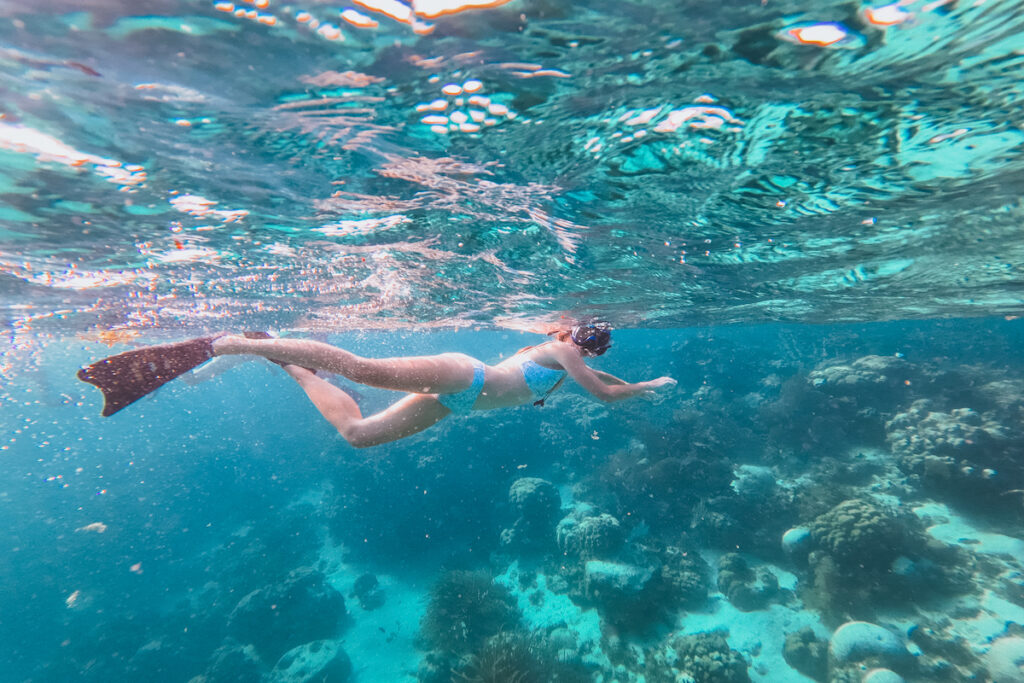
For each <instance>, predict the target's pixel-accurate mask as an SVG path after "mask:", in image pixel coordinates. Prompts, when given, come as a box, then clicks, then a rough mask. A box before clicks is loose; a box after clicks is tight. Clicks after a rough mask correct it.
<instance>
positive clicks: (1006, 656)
mask: <svg viewBox="0 0 1024 683" xmlns="http://www.w3.org/2000/svg"><path fill="white" fill-rule="evenodd" d="M983 661H984V663H985V668H986V669H987V670H988V675H989V676H990V677H991V678H992V680H993V681H997V682H998V683H1024V637H1021V636H1005V637H1003V638H1000V639H999V640H997V641H996V642H994V643H992V647H991V648H989V651H988V652H986V653H985V656H984V658H983Z"/></svg>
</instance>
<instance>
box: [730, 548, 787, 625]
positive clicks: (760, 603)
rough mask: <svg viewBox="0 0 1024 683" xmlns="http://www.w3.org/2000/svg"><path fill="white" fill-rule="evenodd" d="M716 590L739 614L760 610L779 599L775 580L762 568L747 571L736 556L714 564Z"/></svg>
mask: <svg viewBox="0 0 1024 683" xmlns="http://www.w3.org/2000/svg"><path fill="white" fill-rule="evenodd" d="M718 590H720V591H721V592H722V593H723V594H724V595H725V597H726V599H728V600H729V602H731V603H732V604H733V605H735V606H736V608H737V609H739V610H741V611H743V612H752V611H754V610H759V609H764V608H765V607H767V606H768V604H769V603H770V602H771V601H772V600H774V599H777V598H778V597H779V580H778V578H776V576H775V574H773V573H772V572H771V571H769V570H768V569H766V568H764V567H760V568H758V569H756V570H755V569H751V568H750V566H749V565H748V564H747V561H746V560H744V559H743V556H741V555H740V554H739V553H726V554H725V555H723V556H722V557H721V559H719V561H718Z"/></svg>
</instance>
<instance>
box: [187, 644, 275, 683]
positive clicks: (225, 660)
mask: <svg viewBox="0 0 1024 683" xmlns="http://www.w3.org/2000/svg"><path fill="white" fill-rule="evenodd" d="M262 681H263V663H262V662H261V661H260V657H259V655H258V654H257V653H256V648H254V647H253V646H252V645H240V644H239V643H236V642H227V643H224V644H223V645H221V646H220V647H219V648H217V650H215V651H214V653H213V655H212V656H211V657H210V663H209V666H207V668H206V671H204V672H203V673H202V674H201V675H199V676H196V677H195V678H193V679H192V680H191V681H189V683H262Z"/></svg>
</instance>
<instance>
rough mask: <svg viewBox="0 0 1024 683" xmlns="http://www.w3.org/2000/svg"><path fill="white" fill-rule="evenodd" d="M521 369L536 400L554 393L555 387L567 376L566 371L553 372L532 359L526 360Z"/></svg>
mask: <svg viewBox="0 0 1024 683" xmlns="http://www.w3.org/2000/svg"><path fill="white" fill-rule="evenodd" d="M519 367H520V369H522V371H523V381H525V382H526V386H527V387H528V388H529V389H530V392H531V393H532V394H533V396H534V398H537V399H541V400H543V399H544V398H546V397H547V395H548V394H550V393H551V392H552V391H554V389H555V385H557V384H558V383H559V382H561V381H562V380H563V379H565V375H566V374H567V373H566V372H565V370H552V369H551V368H546V367H544V366H543V365H541V364H540V363H535V362H534V361H532V360H530V359H526V360H524V361H523V362H522V363H520V364H519Z"/></svg>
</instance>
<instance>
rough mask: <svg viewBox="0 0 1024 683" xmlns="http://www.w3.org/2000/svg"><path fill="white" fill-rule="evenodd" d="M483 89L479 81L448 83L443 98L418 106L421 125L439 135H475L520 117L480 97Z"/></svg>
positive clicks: (502, 106)
mask: <svg viewBox="0 0 1024 683" xmlns="http://www.w3.org/2000/svg"><path fill="white" fill-rule="evenodd" d="M483 88H484V85H483V83H482V82H480V81H478V80H476V79H470V80H468V81H466V82H464V83H462V84H459V83H448V84H447V85H445V86H443V87H442V88H441V94H443V95H444V97H439V98H437V99H435V100H433V101H431V102H421V103H420V104H417V105H416V112H417V113H419V114H422V115H423V116H422V117H421V118H420V123H422V124H423V125H425V126H429V127H430V130H431V132H433V133H437V134H438V135H447V134H448V133H471V134H472V133H479V132H480V131H481V130H482V129H483V128H485V127H491V126H496V125H498V124H499V123H502V122H504V121H511V120H512V119H514V118H516V116H517V114H516V113H515V112H514V111H512V110H510V109H509V108H508V106H507V105H505V104H502V103H501V102H496V101H494V99H493V98H491V97H488V96H486V95H483V94H481V91H482V90H483Z"/></svg>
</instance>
